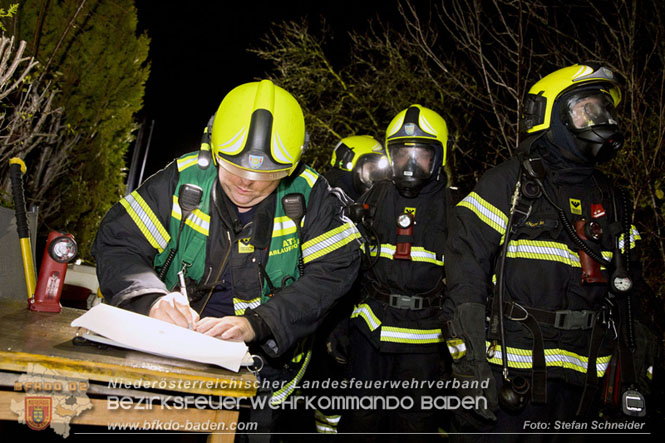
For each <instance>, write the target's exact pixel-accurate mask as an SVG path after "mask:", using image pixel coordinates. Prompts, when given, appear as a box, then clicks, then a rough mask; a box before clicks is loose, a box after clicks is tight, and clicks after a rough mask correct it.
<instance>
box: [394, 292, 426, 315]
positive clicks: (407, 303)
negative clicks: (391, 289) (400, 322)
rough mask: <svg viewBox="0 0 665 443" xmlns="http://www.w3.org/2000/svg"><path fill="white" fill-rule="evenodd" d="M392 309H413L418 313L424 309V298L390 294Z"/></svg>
mask: <svg viewBox="0 0 665 443" xmlns="http://www.w3.org/2000/svg"><path fill="white" fill-rule="evenodd" d="M389 300H390V302H389V304H390V307H391V308H397V309H411V310H413V311H418V310H420V309H422V308H423V298H422V297H418V296H417V295H416V296H408V295H402V294H390V299H389Z"/></svg>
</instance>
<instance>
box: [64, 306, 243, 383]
mask: <svg viewBox="0 0 665 443" xmlns="http://www.w3.org/2000/svg"><path fill="white" fill-rule="evenodd" d="M71 325H72V326H73V327H81V328H86V329H88V330H90V331H92V332H94V333H96V334H99V335H101V336H103V337H105V338H106V339H108V340H106V341H105V340H97V341H100V342H104V343H107V344H113V345H115V346H120V347H124V348H129V349H134V350H137V351H142V352H147V353H150V354H157V355H162V356H165V357H175V358H182V359H184V360H191V361H196V362H200V363H209V364H213V365H218V366H221V367H223V368H226V369H229V370H231V371H235V372H237V371H238V369H240V366H241V365H242V364H247V358H246V355H248V353H247V345H245V343H243V342H235V341H228V340H220V339H217V338H214V337H210V336H208V335H204V334H201V333H200V332H195V331H191V330H189V329H185V328H182V327H180V326H176V325H173V324H171V323H167V322H165V321H162V320H157V319H154V318H151V317H147V316H145V315H141V314H136V313H134V312H130V311H127V310H125V309H120V308H116V307H114V306H110V305H107V304H99V305H97V306H95V307H94V308H92V309H90V310H89V311H88V312H86V313H85V314H83V315H82V316H80V317H79V318H77V319H75V320H74V321H72V323H71ZM90 339H93V340H94V338H93V337H90Z"/></svg>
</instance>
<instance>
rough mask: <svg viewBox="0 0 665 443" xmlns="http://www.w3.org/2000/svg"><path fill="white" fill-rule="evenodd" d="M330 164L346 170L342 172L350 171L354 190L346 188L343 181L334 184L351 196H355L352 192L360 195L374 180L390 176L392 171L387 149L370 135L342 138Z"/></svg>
mask: <svg viewBox="0 0 665 443" xmlns="http://www.w3.org/2000/svg"><path fill="white" fill-rule="evenodd" d="M330 165H331V166H332V167H333V168H335V169H337V170H339V171H344V172H343V173H342V174H345V173H347V172H348V173H350V175H351V177H350V181H351V186H352V187H353V191H351V190H348V189H346V188H344V186H343V185H342V183H343V182H341V183H334V185H335V186H340V187H342V188H343V189H344V190H345V191H346V192H347V194H348V195H349V196H350V197H351V198H354V196H353V195H352V192H355V194H358V196H360V195H361V194H362V193H364V192H365V191H367V190H368V189H369V188H371V187H372V185H373V184H374V182H376V181H379V180H383V179H384V178H388V176H389V172H390V169H389V167H388V157H387V156H386V150H385V149H384V148H383V145H382V144H381V143H379V142H378V141H377V140H376V139H375V138H374V137H371V136H369V135H353V136H351V137H346V138H343V139H342V140H340V142H339V143H337V146H335V150H334V151H333V155H332V159H331V160H330ZM333 181H334V180H333ZM331 183H332V182H331Z"/></svg>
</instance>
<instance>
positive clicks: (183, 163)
mask: <svg viewBox="0 0 665 443" xmlns="http://www.w3.org/2000/svg"><path fill="white" fill-rule="evenodd" d="M198 162H199V154H198V153H196V154H192V155H188V156H187V157H183V158H179V159H178V160H176V163H177V165H178V172H182V171H183V170H185V169H187V168H189V167H190V166H194V165H197V164H198Z"/></svg>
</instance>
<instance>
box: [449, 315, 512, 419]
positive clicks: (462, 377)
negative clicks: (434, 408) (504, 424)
mask: <svg viewBox="0 0 665 443" xmlns="http://www.w3.org/2000/svg"><path fill="white" fill-rule="evenodd" d="M445 329H446V335H447V338H446V343H447V344H448V350H449V351H450V356H451V357H452V375H453V378H454V379H456V380H457V381H459V382H460V383H465V382H466V383H468V382H476V381H477V382H478V383H480V384H481V386H484V385H485V384H487V380H489V385H488V387H487V388H486V389H483V388H481V387H478V388H468V387H459V388H457V389H456V392H457V395H458V396H460V397H463V396H471V397H474V398H475V397H479V396H483V397H485V398H486V399H487V408H480V409H474V410H473V413H474V415H475V416H476V417H474V418H475V420H474V419H472V418H471V417H469V418H468V419H467V420H466V421H468V422H470V423H471V424H472V427H474V428H479V427H480V426H478V423H477V419H480V420H481V422H482V421H485V422H487V421H490V422H494V421H496V415H495V412H496V411H497V410H498V408H499V402H498V397H497V390H496V383H495V381H494V375H492V370H491V369H490V365H489V363H488V362H487V357H486V351H485V306H484V305H482V304H480V303H463V304H461V305H459V306H458V307H457V309H456V310H455V313H454V316H453V320H452V321H449V322H448V323H447V327H446V328H445ZM453 381H455V380H453ZM479 403H482V402H479Z"/></svg>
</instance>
